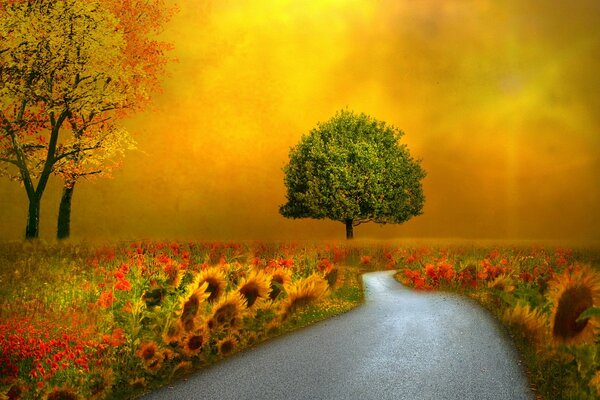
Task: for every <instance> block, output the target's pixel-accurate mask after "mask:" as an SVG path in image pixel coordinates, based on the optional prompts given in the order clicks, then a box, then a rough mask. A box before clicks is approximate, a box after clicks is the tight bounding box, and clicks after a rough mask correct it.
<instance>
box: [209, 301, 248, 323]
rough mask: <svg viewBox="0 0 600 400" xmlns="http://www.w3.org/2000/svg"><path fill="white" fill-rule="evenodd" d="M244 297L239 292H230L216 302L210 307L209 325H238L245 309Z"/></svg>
mask: <svg viewBox="0 0 600 400" xmlns="http://www.w3.org/2000/svg"><path fill="white" fill-rule="evenodd" d="M246 308H247V307H246V299H245V298H244V296H242V295H241V294H240V293H239V292H230V293H228V294H227V296H225V297H223V298H222V299H221V300H219V302H217V303H216V304H215V305H214V306H213V309H212V316H211V318H210V319H209V327H210V326H211V325H212V327H211V329H213V328H220V327H221V328H235V327H237V326H238V325H240V323H241V321H242V318H243V316H244V313H245V311H246Z"/></svg>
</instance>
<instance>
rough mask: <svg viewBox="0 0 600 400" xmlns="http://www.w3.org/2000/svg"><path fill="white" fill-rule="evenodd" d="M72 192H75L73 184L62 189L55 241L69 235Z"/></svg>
mask: <svg viewBox="0 0 600 400" xmlns="http://www.w3.org/2000/svg"><path fill="white" fill-rule="evenodd" d="M73 190H75V184H73V185H71V186H64V187H63V192H62V197H61V199H60V207H59V209H58V228H57V230H56V238H57V239H67V238H68V237H69V236H70V235H71V200H72V199H73Z"/></svg>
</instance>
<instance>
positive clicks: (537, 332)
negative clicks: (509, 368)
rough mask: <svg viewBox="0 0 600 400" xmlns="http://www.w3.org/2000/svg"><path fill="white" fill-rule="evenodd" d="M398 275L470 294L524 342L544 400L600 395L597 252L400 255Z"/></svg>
mask: <svg viewBox="0 0 600 400" xmlns="http://www.w3.org/2000/svg"><path fill="white" fill-rule="evenodd" d="M396 257H397V258H398V259H399V260H401V262H400V263H401V264H403V267H402V268H400V269H399V271H398V273H397V274H396V278H397V279H398V280H399V281H400V282H402V283H404V284H405V285H407V286H410V287H413V288H415V289H417V290H425V291H429V290H446V291H453V292H458V293H461V294H465V295H467V296H469V297H471V298H472V299H474V300H476V301H477V302H479V303H481V304H482V305H483V306H484V307H486V308H487V309H488V310H489V311H491V312H492V313H493V314H494V315H495V316H496V317H497V318H498V320H499V321H500V322H501V323H502V324H503V325H504V326H505V327H506V328H507V330H508V332H509V334H510V336H511V337H512V339H513V341H514V342H515V344H516V345H517V347H518V349H519V351H520V353H521V356H522V358H523V360H524V361H525V364H526V368H527V370H528V371H527V372H528V375H529V379H530V382H531V383H532V386H533V389H534V390H535V392H536V393H537V395H538V397H539V398H543V399H547V400H550V399H597V398H600V357H599V356H600V347H599V344H598V339H599V336H598V335H599V334H600V331H599V330H598V327H599V321H598V319H597V317H598V315H600V314H599V312H598V311H599V309H597V308H596V307H598V306H600V273H599V272H598V269H599V267H600V258H599V254H598V252H597V251H586V252H583V251H579V252H574V251H572V250H566V249H560V248H558V249H545V248H510V249H500V250H499V249H491V250H489V251H487V252H486V251H479V252H476V253H475V254H474V253H473V252H471V251H466V250H464V249H462V250H458V251H457V249H454V251H448V250H444V249H436V250H432V249H429V248H421V249H416V250H415V249H413V250H409V251H401V252H400V253H399V254H398V255H397V256H396Z"/></svg>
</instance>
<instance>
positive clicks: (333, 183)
mask: <svg viewBox="0 0 600 400" xmlns="http://www.w3.org/2000/svg"><path fill="white" fill-rule="evenodd" d="M402 136H403V132H402V131H400V130H399V129H397V128H395V127H393V126H390V125H388V124H386V123H385V122H383V121H378V120H376V119H374V118H372V117H370V116H368V115H365V114H362V113H361V114H360V115H357V114H355V113H353V112H351V111H348V110H342V111H339V112H338V113H337V114H336V115H335V116H334V117H333V118H331V119H330V120H328V121H327V122H325V123H320V124H318V125H317V127H316V128H313V129H312V130H311V131H310V133H309V134H308V135H304V136H302V138H301V139H300V142H299V143H298V144H297V145H296V146H295V147H293V148H292V149H291V150H290V161H289V163H288V164H287V165H286V166H285V167H284V169H283V170H284V172H285V178H284V182H285V186H286V187H287V203H286V204H284V205H282V206H281V207H280V208H279V212H280V213H281V215H283V216H284V217H287V218H315V219H323V218H327V219H331V220H334V221H340V222H342V223H343V224H345V225H346V238H347V239H352V238H353V236H354V233H353V227H355V226H358V225H360V224H362V223H365V222H376V223H379V224H386V223H396V224H399V223H402V222H405V221H407V220H409V219H410V218H411V217H414V216H417V215H420V214H422V210H423V204H424V201H425V197H424V195H423V187H422V185H421V180H422V179H423V178H424V177H425V175H426V174H425V171H424V170H423V169H422V168H421V165H420V162H419V161H418V160H415V159H414V158H413V157H412V156H411V155H410V152H409V150H408V148H407V147H406V145H404V144H401V143H400V138H401V137H402Z"/></svg>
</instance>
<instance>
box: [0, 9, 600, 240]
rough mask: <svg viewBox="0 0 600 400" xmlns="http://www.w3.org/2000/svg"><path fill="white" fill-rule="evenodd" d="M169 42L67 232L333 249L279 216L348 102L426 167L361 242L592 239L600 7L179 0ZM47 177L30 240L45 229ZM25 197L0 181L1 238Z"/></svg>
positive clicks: (14, 235) (83, 186)
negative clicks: (158, 84)
mask: <svg viewBox="0 0 600 400" xmlns="http://www.w3.org/2000/svg"><path fill="white" fill-rule="evenodd" d="M178 5H179V8H180V11H179V13H178V14H177V15H176V16H175V17H174V19H173V20H172V22H171V24H170V25H169V26H168V28H167V31H166V32H165V34H164V38H165V39H166V40H168V41H171V42H172V43H173V44H174V46H175V50H174V52H173V55H174V56H175V57H176V58H177V59H178V62H176V63H173V64H171V65H170V66H169V76H168V77H166V78H165V79H164V85H163V92H162V93H160V94H157V95H156V96H155V101H154V104H153V106H152V108H151V109H149V110H148V111H147V112H145V113H143V114H139V115H137V116H136V117H134V118H132V119H130V120H128V121H127V128H128V129H129V130H130V131H131V132H132V133H133V134H134V136H135V138H136V139H137V141H138V147H139V151H135V152H130V153H129V154H128V156H127V158H126V159H125V161H124V165H123V168H122V169H121V170H119V171H117V172H116V173H115V174H114V178H113V179H102V180H98V181H96V182H83V183H80V184H79V186H78V187H77V188H76V190H75V196H74V200H73V217H72V223H73V226H72V231H73V236H74V237H76V238H107V237H114V238H182V239H183V238H185V239H206V240H227V239H231V240H237V239H283V240H290V239H324V238H328V239H334V238H340V239H342V238H343V237H344V233H345V232H344V227H343V225H342V224H340V223H335V222H328V221H314V220H286V219H284V218H283V217H281V216H280V215H279V214H278V206H279V205H280V204H282V203H283V202H284V201H285V198H284V195H285V188H284V185H283V172H282V170H281V169H282V167H283V166H284V165H285V163H286V162H287V157H288V151H289V148H290V146H293V145H294V144H295V143H297V141H298V140H299V138H300V136H301V135H302V134H303V133H306V132H308V131H309V130H310V129H311V128H312V127H313V126H315V125H316V123H317V122H318V121H325V120H327V119H328V118H330V117H331V116H332V115H333V114H334V113H335V112H336V111H337V110H339V109H341V108H345V107H348V108H349V109H352V110H354V111H356V112H365V113H367V114H370V115H372V116H373V117H375V118H377V119H381V120H385V121H387V122H389V123H391V124H393V125H395V126H397V127H399V128H400V129H402V130H403V131H404V132H405V133H406V135H405V137H404V139H403V140H404V142H405V143H407V144H408V146H409V148H410V150H411V152H412V153H413V155H414V156H415V157H417V158H420V159H422V160H423V161H422V163H423V167H424V168H425V170H426V171H427V173H428V176H427V178H426V179H425V181H424V189H425V195H426V203H425V208H424V214H423V215H422V216H419V217H417V218H413V219H412V220H410V221H409V222H407V223H405V224H402V225H386V226H383V227H381V226H378V225H374V224H369V225H361V226H360V227H358V228H357V229H356V231H355V236H356V237H358V238H395V237H426V238H447V237H458V238H477V239H507V238H509V239H570V240H599V239H600V207H598V206H599V205H600V185H599V182H600V112H599V110H600V75H599V74H598V71H600V29H598V26H600V2H598V1H597V0H578V1H567V0H555V1H552V2H542V1H538V0H505V1H496V0H419V1H413V0H379V1H373V0H319V1H316V0H314V1H298V0H273V1H265V0H262V1H259V0H252V1H250V0H218V1H217V0H184V1H179V3H178ZM59 197H60V182H58V181H54V182H52V184H51V186H50V188H49V190H48V191H47V192H46V193H45V195H44V199H43V208H42V220H41V236H42V237H44V238H48V239H51V238H53V236H54V232H55V229H56V214H57V209H58V202H59ZM26 209H27V206H26V197H25V191H24V190H23V188H21V187H19V186H18V184H15V183H10V182H7V181H6V180H5V181H2V182H1V183H0V220H1V221H2V225H1V228H0V239H18V238H21V237H22V235H23V232H24V227H25V220H26V218H25V217H26Z"/></svg>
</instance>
